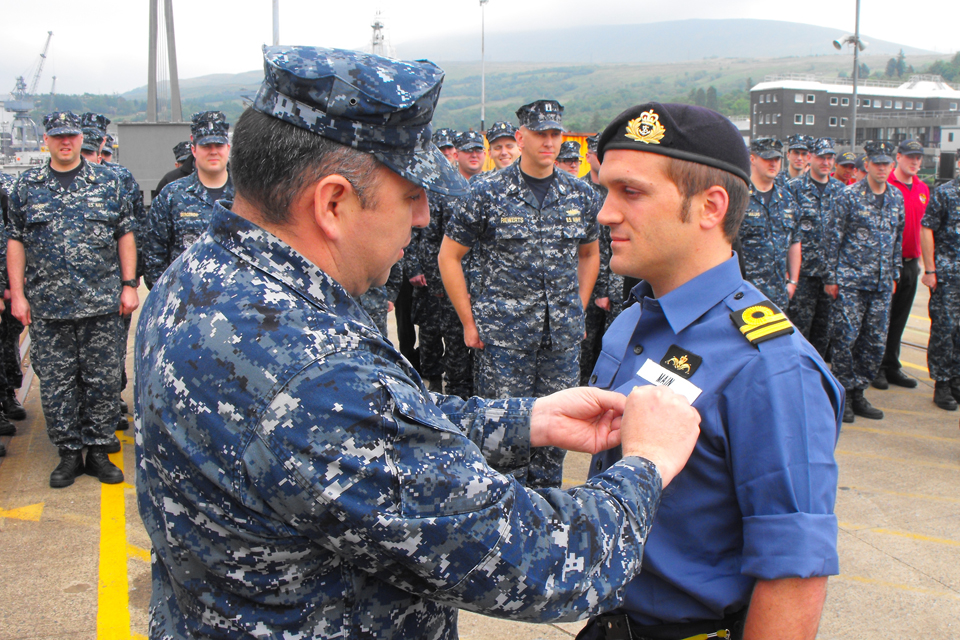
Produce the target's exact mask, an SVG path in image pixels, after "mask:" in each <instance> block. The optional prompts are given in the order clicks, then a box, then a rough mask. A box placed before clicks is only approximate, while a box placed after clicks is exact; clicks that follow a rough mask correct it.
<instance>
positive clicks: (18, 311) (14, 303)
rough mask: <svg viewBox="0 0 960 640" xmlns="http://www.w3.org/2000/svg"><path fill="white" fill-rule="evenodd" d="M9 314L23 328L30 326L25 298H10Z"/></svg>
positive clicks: (28, 310)
mask: <svg viewBox="0 0 960 640" xmlns="http://www.w3.org/2000/svg"><path fill="white" fill-rule="evenodd" d="M10 313H11V314H13V317H14V318H16V319H17V320H19V321H20V324H22V325H23V326H25V327H29V326H30V303H29V302H27V298H26V297H25V296H12V297H11V298H10Z"/></svg>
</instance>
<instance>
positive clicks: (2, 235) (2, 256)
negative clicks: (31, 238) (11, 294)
mask: <svg viewBox="0 0 960 640" xmlns="http://www.w3.org/2000/svg"><path fill="white" fill-rule="evenodd" d="M16 182H17V179H16V177H14V176H12V175H10V174H9V173H2V172H0V210H2V211H0V212H2V213H3V228H2V229H0V292H2V291H3V290H4V289H6V288H7V284H8V280H7V220H8V217H7V216H8V212H9V211H10V194H11V193H13V185H14V184H15V183H16ZM7 304H10V303H9V302H7Z"/></svg>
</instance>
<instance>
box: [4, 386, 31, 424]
mask: <svg viewBox="0 0 960 640" xmlns="http://www.w3.org/2000/svg"><path fill="white" fill-rule="evenodd" d="M0 404H2V405H3V415H5V416H7V418H9V419H11V420H25V419H26V417H27V410H26V409H24V408H23V405H22V404H20V401H19V400H17V394H16V392H15V391H14V390H13V389H10V390H9V391H7V394H6V396H4V398H3V399H2V401H0Z"/></svg>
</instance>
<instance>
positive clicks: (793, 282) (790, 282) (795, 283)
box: [787, 278, 797, 286]
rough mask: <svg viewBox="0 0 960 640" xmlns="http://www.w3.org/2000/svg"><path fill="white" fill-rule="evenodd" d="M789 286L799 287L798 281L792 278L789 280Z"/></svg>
mask: <svg viewBox="0 0 960 640" xmlns="http://www.w3.org/2000/svg"><path fill="white" fill-rule="evenodd" d="M787 284H792V285H793V286H797V281H796V280H791V279H790V278H787Z"/></svg>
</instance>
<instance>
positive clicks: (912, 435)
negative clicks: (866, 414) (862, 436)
mask: <svg viewBox="0 0 960 640" xmlns="http://www.w3.org/2000/svg"><path fill="white" fill-rule="evenodd" d="M884 411H889V412H893V413H905V414H907V415H927V414H924V413H921V412H919V411H906V410H903V409H898V410H894V409H887V408H884ZM843 430H844V431H863V432H864V433H878V434H880V435H884V436H900V437H902V438H916V439H917V440H934V441H936V442H951V443H952V442H960V437H957V438H944V437H942V436H927V435H922V434H916V433H907V432H905V431H888V430H886V429H872V428H870V427H854V426H844V427H843ZM958 433H960V432H958Z"/></svg>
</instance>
